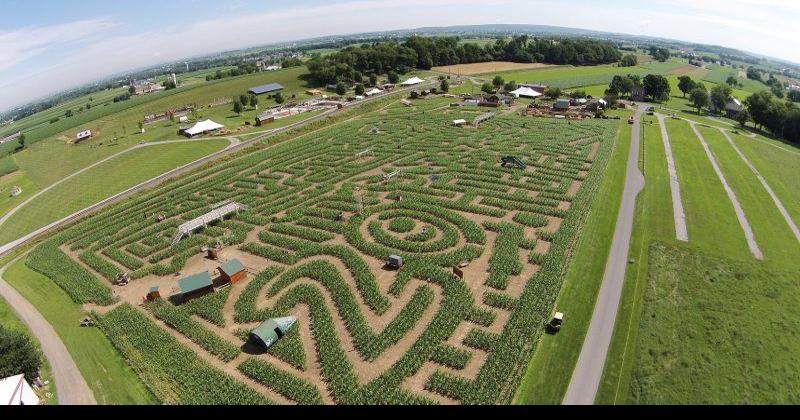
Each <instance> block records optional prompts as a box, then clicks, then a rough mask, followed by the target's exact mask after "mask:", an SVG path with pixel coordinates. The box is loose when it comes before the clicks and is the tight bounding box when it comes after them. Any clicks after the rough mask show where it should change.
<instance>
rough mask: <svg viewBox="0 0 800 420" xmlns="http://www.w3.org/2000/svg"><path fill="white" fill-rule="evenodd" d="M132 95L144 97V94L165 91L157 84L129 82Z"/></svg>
mask: <svg viewBox="0 0 800 420" xmlns="http://www.w3.org/2000/svg"><path fill="white" fill-rule="evenodd" d="M131 86H132V87H133V94H134V95H144V94H145V93H152V92H160V91H162V90H164V89H166V88H165V87H164V86H161V85H159V84H158V83H153V82H151V81H149V80H134V81H133V82H131Z"/></svg>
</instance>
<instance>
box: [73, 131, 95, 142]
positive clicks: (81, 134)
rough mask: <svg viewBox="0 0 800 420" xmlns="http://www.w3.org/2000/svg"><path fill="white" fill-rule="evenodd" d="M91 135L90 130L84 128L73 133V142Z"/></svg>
mask: <svg viewBox="0 0 800 420" xmlns="http://www.w3.org/2000/svg"><path fill="white" fill-rule="evenodd" d="M91 137H92V130H84V131H81V132H78V133H77V134H75V143H77V142H79V141H83V140H86V139H88V138H91Z"/></svg>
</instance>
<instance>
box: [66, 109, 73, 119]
mask: <svg viewBox="0 0 800 420" xmlns="http://www.w3.org/2000/svg"><path fill="white" fill-rule="evenodd" d="M64 116H65V117H67V118H69V117H71V116H72V110H71V109H68V110H67V112H65V113H64Z"/></svg>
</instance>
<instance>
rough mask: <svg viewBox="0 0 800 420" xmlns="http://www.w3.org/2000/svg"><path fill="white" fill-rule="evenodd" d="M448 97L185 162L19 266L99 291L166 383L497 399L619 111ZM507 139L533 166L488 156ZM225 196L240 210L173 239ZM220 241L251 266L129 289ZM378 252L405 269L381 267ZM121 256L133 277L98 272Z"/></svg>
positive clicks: (313, 396)
mask: <svg viewBox="0 0 800 420" xmlns="http://www.w3.org/2000/svg"><path fill="white" fill-rule="evenodd" d="M449 101H450V100H449V99H447V98H442V99H427V100H421V101H417V102H415V103H414V106H413V107H411V108H409V107H405V106H403V105H401V104H400V103H399V102H391V103H388V102H387V103H385V104H384V106H382V107H381V108H378V109H377V110H375V111H373V112H370V113H366V114H361V115H359V116H357V117H355V118H351V119H346V120H341V121H340V122H338V123H336V124H334V125H329V126H323V127H321V128H319V129H316V130H313V131H308V132H306V133H305V134H302V135H300V136H299V137H297V138H295V139H293V140H291V141H285V142H281V143H279V144H277V145H274V146H271V147H264V148H260V149H258V150H254V151H251V152H247V153H241V154H239V155H238V157H236V158H231V159H226V160H225V161H223V162H219V163H218V164H216V165H213V166H210V167H207V168H204V169H202V170H198V171H195V172H194V173H193V174H191V175H189V176H185V177H183V178H181V179H179V180H177V181H174V182H171V183H169V184H167V185H165V186H163V187H160V188H158V189H156V190H153V191H150V192H146V193H143V194H140V195H137V196H136V197H134V198H133V199H130V200H126V201H125V202H123V203H120V204H117V205H115V206H113V207H112V208H109V209H107V210H105V211H103V212H101V213H99V214H97V215H95V216H94V217H92V218H91V219H87V220H84V221H82V222H79V223H77V224H75V225H73V226H72V227H69V228H68V229H66V230H64V231H62V232H61V233H58V234H56V235H55V236H53V237H52V238H50V239H48V240H46V241H45V242H43V243H42V244H41V245H39V246H38V247H37V248H35V249H34V250H33V251H32V252H31V254H29V256H28V257H27V259H26V260H25V267H23V268H26V269H27V268H30V269H33V270H36V271H37V272H38V273H42V274H44V275H46V276H48V277H50V279H51V280H52V283H50V282H47V283H48V284H50V285H56V284H57V285H59V286H60V287H61V288H63V291H64V292H65V293H66V294H68V295H69V296H70V298H71V299H72V300H73V301H75V302H76V304H75V305H76V306H77V305H78V304H84V308H85V309H91V310H94V311H95V312H96V316H97V318H98V319H99V322H100V326H101V329H102V330H103V331H104V332H105V334H106V335H107V336H108V337H109V339H110V341H111V343H113V345H114V346H116V348H117V350H118V351H119V352H120V354H121V355H122V356H123V357H124V358H125V360H126V362H127V364H129V365H130V366H131V368H132V369H133V371H135V372H136V373H137V374H138V376H139V377H140V378H141V379H142V380H143V381H144V383H145V384H146V385H147V386H148V388H149V389H151V390H152V391H153V393H154V394H155V397H156V398H157V399H158V400H159V401H161V402H168V403H180V402H185V403H215V402H220V401H226V402H231V403H242V404H251V403H265V402H277V403H291V402H296V403H319V402H323V403H423V402H424V403H497V402H505V403H508V402H511V400H512V399H513V397H514V394H515V392H516V390H517V386H518V384H519V382H520V380H521V378H522V375H523V373H524V371H525V368H526V366H527V364H528V360H529V359H530V357H531V355H532V354H533V352H534V350H535V348H536V346H537V343H538V341H539V338H540V337H541V335H542V332H543V325H544V323H545V321H546V320H548V319H549V317H550V315H551V310H552V309H553V305H554V303H555V301H556V299H557V297H558V294H559V291H560V290H561V285H562V283H563V281H564V278H565V276H566V272H567V267H569V265H570V264H569V263H570V261H571V255H572V249H573V248H574V246H576V245H575V244H576V241H577V238H579V237H580V236H581V235H582V230H583V228H584V225H585V224H586V223H587V222H586V218H587V217H588V216H587V215H588V213H589V210H590V207H591V203H593V202H594V200H595V197H596V194H597V191H598V189H599V188H603V191H606V190H607V189H608V188H612V189H613V187H611V186H609V185H608V184H607V183H606V184H604V181H603V180H604V174H605V171H606V169H607V166H608V165H609V159H611V156H612V151H613V150H614V143H615V139H616V137H617V135H618V131H619V126H620V121H618V120H586V121H569V122H568V121H560V120H556V119H537V118H531V117H521V116H519V115H516V114H514V113H508V112H499V113H495V114H494V117H493V118H490V119H488V120H487V121H485V122H483V123H482V124H481V126H480V127H478V128H472V127H469V128H466V127H465V128H457V127H452V126H451V124H450V122H451V121H452V120H453V119H456V118H465V119H468V120H473V119H475V118H476V117H477V116H478V115H479V112H475V111H463V110H452V109H451V108H449V106H448V104H449ZM378 106H380V105H376V106H375V107H373V109H375V108H377V107H378ZM374 128H376V130H375V129H374ZM360 152H365V153H360ZM506 154H510V155H515V156H519V157H520V158H522V159H523V160H524V161H525V162H526V163H527V168H526V169H524V170H521V169H515V168H510V167H509V168H503V167H501V166H500V165H499V164H498V160H499V157H500V156H504V155H506ZM390 173H397V174H396V175H394V176H392V177H391V178H390V179H389V180H388V181H384V176H383V175H387V174H390ZM612 184H613V183H612ZM601 185H603V186H602V187H601ZM224 200H234V201H236V202H238V203H241V204H242V205H244V206H246V207H247V209H246V210H244V211H243V212H240V213H239V214H238V215H234V216H232V217H231V218H230V219H229V220H225V221H223V222H220V223H216V224H212V225H210V226H209V227H207V228H205V229H203V230H201V231H199V232H197V233H196V234H194V235H192V236H191V237H189V238H185V239H183V240H181V241H180V242H178V243H177V244H176V245H174V246H171V245H170V238H171V237H172V236H173V234H174V233H175V228H176V226H177V225H178V224H180V223H183V222H184V221H186V220H188V219H191V218H194V217H197V216H199V215H201V214H203V213H206V212H207V211H209V206H210V205H212V204H214V203H218V202H221V201H224ZM156 213H157V214H164V215H166V220H164V221H162V222H160V223H157V222H156V220H155V219H154V217H143V216H142V215H143V214H145V215H152V214H156ZM595 217H597V216H595ZM592 220H593V222H591V223H592V224H594V223H596V222H597V219H595V218H593V219H592ZM218 240H219V241H221V242H222V243H223V244H224V245H225V246H224V247H223V248H222V249H221V250H220V258H221V259H222V260H229V259H232V258H237V259H239V260H240V261H242V262H243V263H244V264H245V266H246V267H247V271H248V273H249V274H248V276H247V279H246V280H243V281H240V282H237V283H235V284H234V285H232V286H231V287H229V288H225V289H221V290H219V291H217V292H215V293H212V294H209V295H207V296H204V297H202V298H199V299H195V300H193V301H191V302H189V303H186V304H183V305H176V304H174V303H173V302H174V301H173V300H170V299H165V300H163V301H159V302H154V303H149V304H147V305H145V306H140V303H141V302H142V298H143V296H144V293H145V291H147V290H149V289H150V287H152V286H159V287H160V290H161V293H162V296H164V297H165V298H166V297H169V296H170V295H171V294H172V293H173V290H174V289H175V286H176V285H175V280H176V276H174V273H175V272H178V271H180V272H181V273H183V275H187V274H191V273H196V272H201V271H204V270H212V272H213V270H214V269H215V268H216V265H217V264H218V263H216V262H214V261H211V260H207V259H206V258H204V255H202V254H201V253H200V252H199V251H200V250H199V248H200V247H201V246H203V245H209V244H211V245H213V244H214V243H216V242H217V241H218ZM584 246H586V245H584ZM390 254H397V255H400V256H402V257H404V259H405V264H404V265H403V267H402V268H400V269H399V270H397V271H391V270H387V269H386V268H385V267H383V261H384V260H385V258H386V257H387V256H388V255H390ZM461 263H466V266H464V267H463V268H462V270H463V278H461V277H458V276H456V275H454V274H453V272H452V267H453V266H455V265H460V264H461ZM123 271H127V272H129V273H130V277H131V279H132V281H131V283H130V284H129V285H128V286H124V287H119V286H111V281H112V280H113V279H115V278H116V277H117V275H118V274H119V273H121V272H123ZM12 274H14V273H10V274H9V275H12ZM17 283H23V282H22V281H19V280H18V281H17ZM16 286H17V285H16V284H15V287H16ZM58 290H59V291H60V290H61V289H58ZM65 296H66V295H65ZM37 306H38V305H37ZM287 315H292V316H296V317H297V318H298V323H297V325H296V326H295V327H293V328H294V329H293V330H291V331H290V332H289V333H288V334H287V335H286V336H285V337H284V338H283V339H281V341H279V342H278V344H276V345H275V346H273V347H272V348H270V350H268V351H266V352H264V351H261V350H258V349H255V348H253V346H251V345H248V344H247V343H245V342H244V341H243V340H242V339H241V338H240V337H242V336H243V332H247V331H249V330H250V329H252V328H253V327H254V326H256V325H258V323H259V322H261V321H264V320H266V319H268V318H272V317H276V316H287ZM188 372H192V374H191V375H189V374H188ZM90 373H91V372H90ZM85 375H86V376H87V379H89V378H92V375H90V374H87V373H85ZM210 383H215V384H218V385H219V386H216V387H214V389H215V391H214V392H213V393H212V392H208V390H209V386H208V384H210Z"/></svg>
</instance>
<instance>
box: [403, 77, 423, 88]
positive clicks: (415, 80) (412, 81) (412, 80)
mask: <svg viewBox="0 0 800 420" xmlns="http://www.w3.org/2000/svg"><path fill="white" fill-rule="evenodd" d="M422 82H424V80H422V79H420V78H419V77H417V76H414V77H412V78H410V79H408V80H406V81H405V82H403V83H400V84H401V85H403V86H411V85H418V84H420V83H422Z"/></svg>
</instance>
